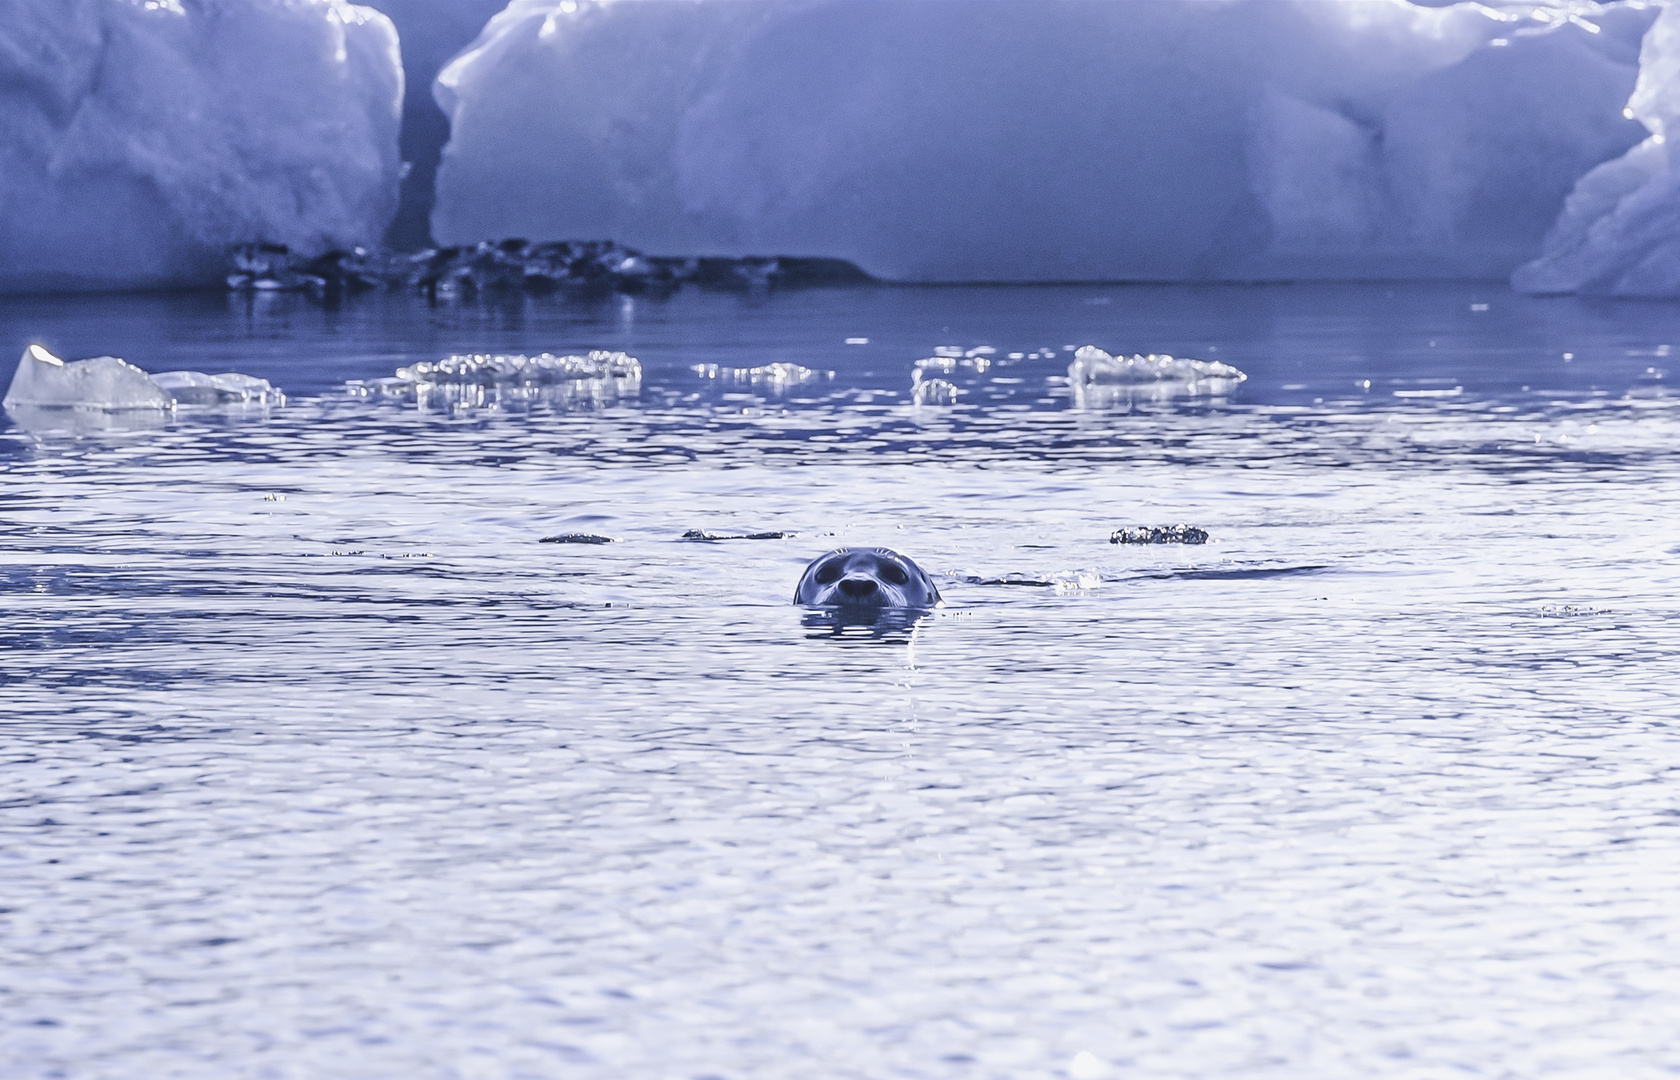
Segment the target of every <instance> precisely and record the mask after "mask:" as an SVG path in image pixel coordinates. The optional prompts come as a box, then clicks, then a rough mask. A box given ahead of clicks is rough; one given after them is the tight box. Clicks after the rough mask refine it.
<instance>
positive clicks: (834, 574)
mask: <svg viewBox="0 0 1680 1080" xmlns="http://www.w3.org/2000/svg"><path fill="white" fill-rule="evenodd" d="M839 579H840V560H839V559H834V560H833V561H831V562H826V563H823V564H822V565H821V566H819V567H817V572H816V573H815V574H814V575H812V578H811V580H812V581H815V582H816V583H817V584H818V585H832V584H834V583H835V582H836V581H838V580H839Z"/></svg>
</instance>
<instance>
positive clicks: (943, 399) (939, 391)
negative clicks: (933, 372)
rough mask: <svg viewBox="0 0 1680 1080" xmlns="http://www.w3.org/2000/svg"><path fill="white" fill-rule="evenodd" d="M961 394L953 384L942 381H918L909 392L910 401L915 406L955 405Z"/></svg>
mask: <svg viewBox="0 0 1680 1080" xmlns="http://www.w3.org/2000/svg"><path fill="white" fill-rule="evenodd" d="M917 374H918V375H920V374H921V373H920V372H917ZM961 393H962V391H961V390H959V389H957V386H956V384H955V383H951V382H946V381H945V380H944V379H918V380H917V381H916V385H915V386H914V387H912V388H911V390H910V400H911V401H912V402H913V403H915V404H917V405H955V404H956V403H957V396H958V395H959V394H961Z"/></svg>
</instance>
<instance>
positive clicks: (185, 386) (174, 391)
mask: <svg viewBox="0 0 1680 1080" xmlns="http://www.w3.org/2000/svg"><path fill="white" fill-rule="evenodd" d="M151 379H152V381H153V382H155V383H157V384H158V385H159V386H161V387H163V389H164V390H165V391H166V392H167V393H168V394H169V396H170V397H172V398H174V399H175V404H177V405H256V406H267V405H284V404H285V403H286V395H285V394H283V393H281V392H280V391H279V390H277V389H275V387H274V386H273V385H272V384H271V383H269V381H268V380H267V379H259V378H257V377H256V376H255V375H241V374H239V373H238V372H235V371H230V372H227V373H226V374H223V375H207V374H205V373H204V372H202V371H160V372H158V373H157V374H156V375H153V376H152V377H151Z"/></svg>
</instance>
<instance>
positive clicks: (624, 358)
mask: <svg viewBox="0 0 1680 1080" xmlns="http://www.w3.org/2000/svg"><path fill="white" fill-rule="evenodd" d="M396 376H397V378H399V379H403V380H406V381H408V382H412V383H417V384H418V383H430V384H438V385H457V386H510V385H511V386H550V385H553V384H556V383H567V382H585V381H593V380H605V379H629V380H633V381H635V382H638V383H639V382H641V380H642V365H641V362H640V361H638V360H637V359H636V358H635V357H634V356H630V355H628V354H626V353H621V352H607V351H605V350H603V349H596V350H595V351H594V352H591V353H589V354H588V355H587V356H555V355H554V354H553V353H542V354H540V355H538V356H522V355H503V354H495V353H469V354H461V355H456V356H446V357H444V358H443V359H442V360H436V361H432V360H426V361H421V362H420V363H418V364H411V365H409V366H408V367H400V368H398V369H397V372H396Z"/></svg>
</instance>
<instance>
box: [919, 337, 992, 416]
mask: <svg viewBox="0 0 1680 1080" xmlns="http://www.w3.org/2000/svg"><path fill="white" fill-rule="evenodd" d="M933 352H934V355H932V356H929V357H925V358H923V359H921V360H918V361H916V362H915V363H914V364H912V365H911V367H910V400H911V402H912V403H914V404H916V405H955V404H956V403H957V398H958V397H960V396H962V393H963V391H962V388H961V387H960V386H958V385H957V384H956V383H955V382H954V381H953V380H954V379H955V378H957V377H959V376H961V375H962V374H964V373H972V374H973V375H980V374H983V373H985V372H986V371H987V370H988V369H989V368H990V367H991V366H992V361H991V355H992V354H993V353H995V352H997V350H996V349H994V348H992V347H991V346H989V345H982V346H980V347H979V348H975V349H967V350H964V349H959V348H957V347H956V346H954V345H941V346H939V348H937V349H935V350H934V351H933Z"/></svg>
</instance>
